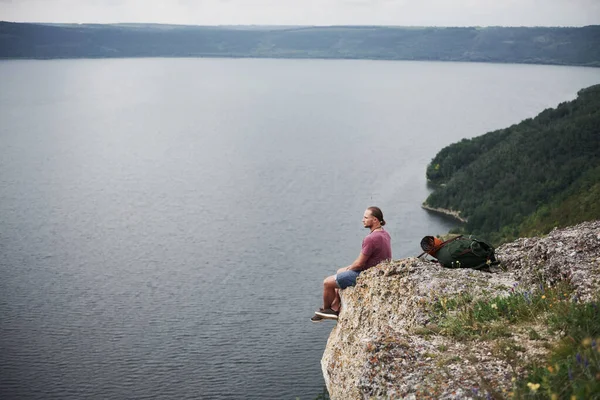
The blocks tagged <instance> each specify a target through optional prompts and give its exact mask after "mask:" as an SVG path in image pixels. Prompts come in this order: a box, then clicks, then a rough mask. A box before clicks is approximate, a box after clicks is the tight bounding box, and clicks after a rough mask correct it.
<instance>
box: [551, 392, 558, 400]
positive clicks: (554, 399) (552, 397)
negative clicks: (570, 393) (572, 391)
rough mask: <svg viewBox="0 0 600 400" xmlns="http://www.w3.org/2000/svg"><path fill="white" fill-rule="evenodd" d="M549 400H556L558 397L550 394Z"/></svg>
mask: <svg viewBox="0 0 600 400" xmlns="http://www.w3.org/2000/svg"><path fill="white" fill-rule="evenodd" d="M550 400H558V395H557V394H556V393H552V395H551V396H550Z"/></svg>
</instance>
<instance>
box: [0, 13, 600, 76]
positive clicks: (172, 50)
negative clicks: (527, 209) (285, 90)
mask: <svg viewBox="0 0 600 400" xmlns="http://www.w3.org/2000/svg"><path fill="white" fill-rule="evenodd" d="M118 57H264V58H330V59H372V60H423V61H474V62H501V63H529V64H558V65H581V66H591V67H600V26H599V25H591V26H584V27H398V26H185V25H161V24H32V23H14V22H2V21H0V58H3V59H9V58H13V59H14V58H38V59H48V58H118Z"/></svg>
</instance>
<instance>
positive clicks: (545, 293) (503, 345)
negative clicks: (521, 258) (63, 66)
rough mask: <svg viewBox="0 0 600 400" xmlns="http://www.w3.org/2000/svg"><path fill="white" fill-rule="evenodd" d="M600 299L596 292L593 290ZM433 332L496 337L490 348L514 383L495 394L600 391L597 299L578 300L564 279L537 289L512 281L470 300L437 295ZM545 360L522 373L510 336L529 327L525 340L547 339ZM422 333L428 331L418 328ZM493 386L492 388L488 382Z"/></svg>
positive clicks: (584, 395)
mask: <svg viewBox="0 0 600 400" xmlns="http://www.w3.org/2000/svg"><path fill="white" fill-rule="evenodd" d="M596 298H597V299H600V293H599V294H597V295H596ZM431 316H432V319H431V321H432V324H433V325H434V326H435V329H433V330H432V332H435V333H437V334H441V335H444V336H451V337H454V338H456V339H458V340H466V341H472V340H478V341H480V342H481V341H495V344H496V345H495V347H494V353H495V355H497V356H498V357H501V358H504V359H506V360H507V361H508V363H509V364H510V365H511V366H512V368H513V388H512V391H511V392H508V393H498V396H497V397H498V398H506V397H508V398H516V399H537V398H539V399H572V398H573V397H572V396H575V397H576V398H578V399H589V398H593V396H594V395H596V394H598V393H600V308H599V307H598V303H597V300H596V301H593V302H587V303H581V302H579V301H578V298H577V296H576V295H574V293H573V290H572V288H571V287H569V285H568V283H567V282H561V283H560V284H558V285H555V286H554V287H549V286H540V288H539V289H538V290H536V291H521V290H518V289H517V287H516V286H515V287H514V288H512V290H511V294H510V295H509V296H497V297H494V298H492V299H485V300H483V299H480V300H474V299H473V298H472V297H470V296H463V295H459V296H457V297H451V298H445V297H443V298H439V299H437V300H436V301H435V302H433V303H432V304H431ZM532 326H537V327H539V328H538V329H540V333H542V334H543V335H544V336H548V335H552V336H557V335H558V336H559V337H560V338H561V339H560V340H559V341H558V342H555V343H552V344H550V343H549V344H548V346H549V353H548V355H547V356H546V357H545V360H543V361H541V362H540V361H538V362H535V363H532V364H530V365H528V366H527V373H526V375H520V374H518V373H517V372H516V371H517V370H518V368H517V367H518V366H519V364H520V354H521V353H523V352H524V351H526V349H525V348H523V347H522V346H520V345H519V344H518V342H517V341H516V340H515V339H514V338H512V336H513V334H514V333H516V332H518V331H519V330H523V329H525V328H526V329H528V330H529V339H530V340H536V341H539V340H547V339H546V338H544V337H542V336H540V333H538V332H537V331H536V330H535V329H534V328H532ZM419 333H420V334H426V333H427V332H419ZM489 389H493V388H489Z"/></svg>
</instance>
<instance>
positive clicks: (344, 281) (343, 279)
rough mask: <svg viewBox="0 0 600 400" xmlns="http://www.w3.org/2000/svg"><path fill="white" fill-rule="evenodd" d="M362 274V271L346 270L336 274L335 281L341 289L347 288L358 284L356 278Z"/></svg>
mask: <svg viewBox="0 0 600 400" xmlns="http://www.w3.org/2000/svg"><path fill="white" fill-rule="evenodd" d="M358 275H360V271H352V270H350V271H344V272H340V273H339V274H336V275H335V283H337V285H338V287H339V288H340V289H346V288H347V287H348V286H354V285H356V278H357V277H358Z"/></svg>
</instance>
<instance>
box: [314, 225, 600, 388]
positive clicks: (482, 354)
mask: <svg viewBox="0 0 600 400" xmlns="http://www.w3.org/2000/svg"><path fill="white" fill-rule="evenodd" d="M415 242H417V241H416V240H415ZM497 255H498V258H499V259H500V261H501V265H500V266H499V267H496V268H494V269H493V270H492V271H491V272H482V271H475V270H469V269H458V270H453V269H446V268H442V267H440V266H438V265H437V264H435V263H432V262H428V261H424V260H420V259H416V258H407V259H402V260H396V261H392V262H390V263H384V264H380V265H378V266H377V267H374V268H371V269H370V270H368V271H366V272H364V273H363V274H361V276H360V277H359V279H358V282H357V285H356V287H354V288H349V289H346V290H344V291H343V292H342V312H341V314H340V317H339V320H338V323H337V324H336V326H335V327H334V328H333V330H332V332H331V334H330V336H329V340H328V342H327V346H326V349H325V353H324V354H323V358H322V360H321V366H322V370H323V375H324V377H325V382H326V385H327V389H328V391H329V394H330V397H331V398H332V399H364V398H427V397H431V398H444V399H465V398H480V397H483V398H485V397H486V396H488V395H489V396H492V397H495V398H496V397H499V396H500V397H503V396H502V394H506V393H508V392H509V391H510V390H511V385H512V379H513V378H514V377H518V376H519V375H520V374H522V373H523V372H524V368H525V367H526V365H527V364H528V363H530V362H533V361H541V360H543V359H544V357H545V355H546V354H547V352H548V348H549V347H550V346H549V343H554V342H556V341H557V340H559V339H560V332H559V333H551V332H549V331H548V330H547V329H544V328H545V327H544V326H540V325H539V324H540V322H539V321H540V320H539V319H535V318H534V319H533V320H532V321H529V322H528V323H525V324H517V325H514V326H510V327H509V329H508V330H507V331H506V330H505V334H504V335H503V337H500V338H494V337H485V336H484V337H473V336H468V337H466V338H465V337H462V338H457V337H456V335H448V332H447V329H446V328H444V327H440V326H437V325H436V319H435V313H436V310H439V309H440V307H443V308H446V306H447V304H449V303H450V302H452V301H453V299H456V298H459V297H460V298H462V299H465V298H466V299H472V302H473V304H474V302H475V301H477V300H478V299H493V298H495V297H496V296H503V297H504V296H510V295H514V294H515V293H533V292H535V291H536V290H540V289H541V290H543V287H545V286H549V287H552V285H556V284H557V283H558V282H561V281H565V280H566V281H569V285H570V287H571V289H572V291H571V292H570V295H569V296H570V297H571V298H572V299H573V301H578V302H586V301H591V300H593V299H594V296H596V295H597V294H598V293H599V290H600V221H591V222H585V223H582V224H580V225H577V226H574V227H570V228H565V229H561V230H554V231H552V232H551V233H550V234H548V236H546V237H542V238H526V239H518V240H516V241H515V242H512V243H508V244H505V245H503V246H501V247H500V248H499V249H497ZM492 307H493V306H492ZM498 323H501V322H498ZM475 328H476V327H474V329H475ZM464 329H466V330H468V329H470V327H464ZM532 331H535V332H536V335H532V334H531V332H532ZM488 336H493V335H488Z"/></svg>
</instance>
